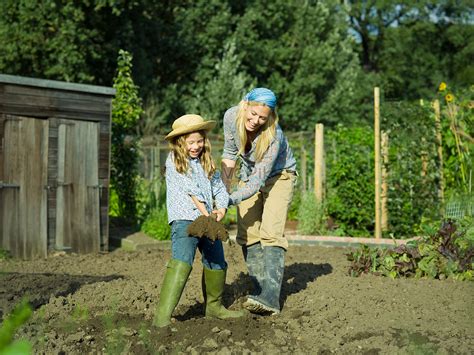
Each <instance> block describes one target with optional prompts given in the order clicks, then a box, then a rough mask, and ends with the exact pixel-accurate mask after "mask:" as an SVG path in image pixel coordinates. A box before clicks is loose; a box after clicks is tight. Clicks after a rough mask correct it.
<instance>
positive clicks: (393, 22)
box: [343, 0, 474, 99]
mask: <svg viewBox="0 0 474 355" xmlns="http://www.w3.org/2000/svg"><path fill="white" fill-rule="evenodd" d="M345 4H346V6H343V9H344V10H345V13H346V15H347V18H348V20H349V22H350V26H351V32H352V33H353V34H354V35H355V38H356V40H357V43H358V52H359V55H360V60H361V64H362V67H363V69H364V70H365V72H366V73H372V74H373V76H374V77H375V80H376V82H377V85H379V86H382V87H383V88H384V92H385V96H386V97H391V98H397V99H419V98H420V97H427V96H433V94H434V90H433V89H434V88H435V87H436V86H437V83H439V82H440V81H442V80H445V81H454V82H455V83H457V84H460V85H463V86H467V85H470V83H471V81H472V77H473V75H474V65H473V64H472V56H473V55H474V45H473V42H474V40H473V38H474V26H473V25H472V20H473V18H474V17H473V16H474V11H473V8H472V1H471V4H469V2H461V1H451V0H441V1H440V0H423V1H408V0H404V1H395V0H370V1H346V2H345ZM469 78H471V79H469Z"/></svg>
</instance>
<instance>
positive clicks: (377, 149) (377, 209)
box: [374, 87, 382, 239]
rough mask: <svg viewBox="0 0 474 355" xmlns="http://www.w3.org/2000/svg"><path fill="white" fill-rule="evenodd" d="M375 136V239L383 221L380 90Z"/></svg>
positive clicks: (376, 107) (376, 92)
mask: <svg viewBox="0 0 474 355" xmlns="http://www.w3.org/2000/svg"><path fill="white" fill-rule="evenodd" d="M374 136H375V238H377V239H379V238H381V236H382V223H381V222H382V219H381V203H380V195H381V186H380V185H381V184H380V183H381V175H382V172H381V168H380V88H378V87H375V88H374Z"/></svg>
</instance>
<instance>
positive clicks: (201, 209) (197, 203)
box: [191, 195, 209, 217]
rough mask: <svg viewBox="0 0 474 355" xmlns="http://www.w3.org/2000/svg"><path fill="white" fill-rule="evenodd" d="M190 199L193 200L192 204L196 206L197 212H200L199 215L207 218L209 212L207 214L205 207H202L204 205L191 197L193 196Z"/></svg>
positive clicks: (194, 197)
mask: <svg viewBox="0 0 474 355" xmlns="http://www.w3.org/2000/svg"><path fill="white" fill-rule="evenodd" d="M191 199H192V200H193V202H194V204H195V205H196V207H197V209H198V210H199V212H201V214H202V215H203V216H206V217H207V216H209V212H207V210H206V206H205V205H204V203H202V202H201V201H199V200H198V199H197V197H196V196H193V195H191Z"/></svg>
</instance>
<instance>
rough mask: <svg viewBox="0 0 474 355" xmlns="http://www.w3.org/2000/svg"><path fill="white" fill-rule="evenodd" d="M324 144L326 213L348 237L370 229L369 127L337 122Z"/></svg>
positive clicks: (371, 199) (371, 162) (371, 192)
mask: <svg viewBox="0 0 474 355" xmlns="http://www.w3.org/2000/svg"><path fill="white" fill-rule="evenodd" d="M325 145H326V181H327V182H326V184H327V199H326V203H327V213H328V215H329V216H330V217H331V218H332V219H334V221H335V223H336V224H337V225H339V227H340V228H341V229H342V230H344V231H345V232H346V233H347V234H348V235H350V236H354V237H357V236H367V235H368V234H371V231H372V230H373V226H374V221H373V213H374V212H373V211H374V189H373V181H374V179H373V176H374V169H373V149H372V146H373V130H372V129H371V128H370V127H368V126H364V127H344V126H342V125H338V126H337V127H336V128H335V129H334V130H331V131H328V133H327V137H326V138H325Z"/></svg>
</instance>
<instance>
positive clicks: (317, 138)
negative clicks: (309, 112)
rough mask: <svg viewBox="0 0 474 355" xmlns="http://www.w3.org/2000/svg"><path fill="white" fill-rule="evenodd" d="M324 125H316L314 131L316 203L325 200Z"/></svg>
mask: <svg viewBox="0 0 474 355" xmlns="http://www.w3.org/2000/svg"><path fill="white" fill-rule="evenodd" d="M323 186H324V125H323V124H321V123H318V124H316V126H315V129H314V195H315V196H316V201H318V202H322V201H323V198H324V189H323Z"/></svg>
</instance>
